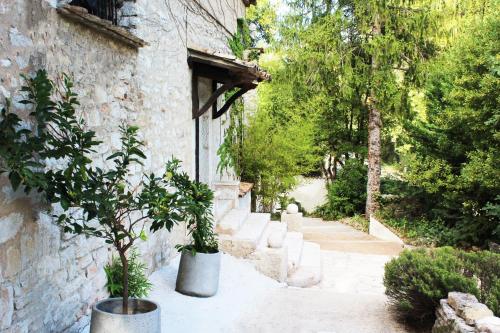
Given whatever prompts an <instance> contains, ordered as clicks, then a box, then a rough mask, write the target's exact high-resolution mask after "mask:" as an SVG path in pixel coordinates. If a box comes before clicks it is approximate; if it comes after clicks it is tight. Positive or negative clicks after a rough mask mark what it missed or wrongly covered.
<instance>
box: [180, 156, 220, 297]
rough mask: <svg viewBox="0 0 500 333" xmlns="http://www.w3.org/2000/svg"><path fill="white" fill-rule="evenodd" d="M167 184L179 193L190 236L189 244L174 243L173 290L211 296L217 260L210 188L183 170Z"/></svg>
mask: <svg viewBox="0 0 500 333" xmlns="http://www.w3.org/2000/svg"><path fill="white" fill-rule="evenodd" d="M177 163H178V162H177ZM171 183H172V185H173V186H175V188H177V189H178V191H179V192H180V193H181V198H182V199H181V201H182V210H183V214H184V221H186V222H187V227H188V233H189V235H190V236H191V237H192V241H191V242H190V243H189V244H187V245H177V246H176V247H177V249H178V251H179V252H181V260H180V264H179V271H178V273H177V281H176V287H175V290H176V291H178V292H180V293H182V294H185V295H190V296H197V297H210V296H213V295H215V294H216V293H217V290H218V288H219V273H220V260H221V258H220V252H219V248H218V241H217V237H216V234H215V231H214V225H213V216H212V204H213V198H214V194H213V191H212V190H211V189H210V188H209V187H208V185H206V184H204V183H201V182H198V181H192V180H190V179H189V176H188V175H187V174H186V173H176V174H174V175H173V176H172V178H171Z"/></svg>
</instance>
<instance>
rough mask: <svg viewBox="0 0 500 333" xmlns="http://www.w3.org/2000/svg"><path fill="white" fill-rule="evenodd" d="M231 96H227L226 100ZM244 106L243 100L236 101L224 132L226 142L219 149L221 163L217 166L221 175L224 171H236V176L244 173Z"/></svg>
mask: <svg viewBox="0 0 500 333" xmlns="http://www.w3.org/2000/svg"><path fill="white" fill-rule="evenodd" d="M229 97H230V96H226V100H227V99H228V98H229ZM243 112H244V104H243V101H241V100H239V99H238V100H236V101H235V102H234V104H233V105H232V107H231V111H230V112H229V124H227V128H226V130H225V131H224V141H223V142H222V144H221V145H220V146H219V148H218V149H217V155H218V156H219V163H218V164H217V172H219V173H220V174H221V175H222V174H223V173H224V171H227V170H230V169H232V170H234V172H235V173H236V175H238V176H240V175H241V173H242V164H241V159H242V157H241V154H242V145H243V138H244V128H245V126H244V124H243Z"/></svg>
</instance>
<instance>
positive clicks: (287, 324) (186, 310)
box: [151, 219, 409, 333]
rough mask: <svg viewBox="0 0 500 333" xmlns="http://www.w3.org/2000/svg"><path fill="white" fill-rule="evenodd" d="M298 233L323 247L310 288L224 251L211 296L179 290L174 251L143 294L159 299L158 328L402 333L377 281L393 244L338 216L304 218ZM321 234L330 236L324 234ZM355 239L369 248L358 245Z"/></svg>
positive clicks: (213, 332) (208, 331)
mask: <svg viewBox="0 0 500 333" xmlns="http://www.w3.org/2000/svg"><path fill="white" fill-rule="evenodd" d="M304 234H305V238H307V239H310V240H313V241H315V242H317V243H319V244H320V245H321V246H322V247H326V248H328V250H322V259H323V280H322V282H321V283H320V284H319V285H317V286H315V287H312V288H307V289H300V288H288V287H286V285H284V284H280V283H278V282H276V281H274V280H272V279H270V278H268V277H266V276H264V275H261V274H260V273H258V272H257V271H256V270H254V268H253V267H252V266H251V265H250V264H249V263H246V262H244V261H242V260H239V259H236V258H234V257H231V256H229V255H223V257H222V270H221V279H220V290H219V292H218V294H217V295H216V296H214V297H212V298H193V297H187V296H183V295H181V294H178V293H176V292H175V291H174V288H175V277H176V275H177V266H178V258H176V259H175V260H174V261H173V262H172V263H171V265H169V266H167V267H165V268H163V269H162V270H160V271H157V272H155V273H154V274H153V275H152V277H151V280H152V282H153V283H154V286H155V288H154V291H153V293H152V295H151V298H152V299H153V300H155V301H157V302H159V304H160V305H161V308H162V326H163V331H164V332H179V333H180V332H182V333H187V332H189V333H191V332H192V333H198V332H200V333H201V332H203V333H216V332H232V333H233V332H235V333H239V332H242V333H247V332H248V333H254V332H255V333H260V332H264V333H267V332H269V333H281V332H283V333H285V332H286V333H295V332H297V333H305V332H323V333H327V332H328V333H332V332H335V333H406V332H409V331H407V330H406V329H405V328H403V327H402V326H401V325H399V324H398V323H397V322H396V321H395V320H394V318H393V316H392V315H391V312H390V310H389V308H388V305H387V298H386V296H385V295H384V287H383V284H382V279H383V269H384V264H385V263H386V262H387V261H388V260H390V259H391V258H392V257H393V256H394V255H397V254H398V253H399V251H400V250H401V249H400V248H396V247H394V246H392V247H391V246H389V245H388V244H386V242H380V241H379V243H377V240H374V239H373V238H372V237H370V236H368V235H366V234H364V233H362V232H359V231H357V230H354V229H353V228H351V227H349V226H345V225H341V224H340V223H338V222H323V221H320V220H317V219H307V220H306V223H305V226H304ZM325 234H329V235H330V236H331V237H328V238H329V239H326V238H325V236H324V235H325ZM332 237H333V238H335V237H336V238H337V243H335V240H332ZM363 242H366V245H367V246H368V248H369V249H370V251H366V250H364V248H363V246H362V243H363ZM339 244H342V245H339ZM349 244H350V245H349ZM367 252H372V253H367Z"/></svg>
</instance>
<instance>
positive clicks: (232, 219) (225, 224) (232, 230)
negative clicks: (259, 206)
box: [217, 208, 249, 235]
mask: <svg viewBox="0 0 500 333" xmlns="http://www.w3.org/2000/svg"><path fill="white" fill-rule="evenodd" d="M248 215H249V213H248V212H247V211H245V210H240V209H236V208H233V209H231V210H230V211H229V212H227V213H226V215H224V217H223V218H222V219H221V220H220V221H219V223H217V232H218V233H219V234H226V235H234V234H236V233H237V232H238V231H239V230H240V228H241V226H242V225H243V223H244V222H245V220H246V219H247V217H248Z"/></svg>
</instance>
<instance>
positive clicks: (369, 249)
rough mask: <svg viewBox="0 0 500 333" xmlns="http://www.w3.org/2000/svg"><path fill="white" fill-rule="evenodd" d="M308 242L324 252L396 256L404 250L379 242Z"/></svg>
mask: <svg viewBox="0 0 500 333" xmlns="http://www.w3.org/2000/svg"><path fill="white" fill-rule="evenodd" d="M310 240H311V241H314V242H318V243H320V244H321V249H322V250H324V251H340V252H350V253H363V254H376V255H398V254H399V253H400V252H401V251H403V249H404V247H403V246H402V245H401V244H399V243H394V242H388V241H381V240H369V241H363V240H319V239H317V238H314V239H310Z"/></svg>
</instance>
